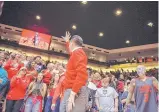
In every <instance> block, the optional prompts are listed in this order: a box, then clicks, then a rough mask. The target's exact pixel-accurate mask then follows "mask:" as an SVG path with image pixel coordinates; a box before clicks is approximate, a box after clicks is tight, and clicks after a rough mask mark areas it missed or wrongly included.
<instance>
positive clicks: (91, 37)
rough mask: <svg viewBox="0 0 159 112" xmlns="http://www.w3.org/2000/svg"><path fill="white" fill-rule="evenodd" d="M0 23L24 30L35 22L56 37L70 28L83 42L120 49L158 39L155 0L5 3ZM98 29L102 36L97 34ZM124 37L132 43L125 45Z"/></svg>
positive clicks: (31, 27)
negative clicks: (118, 11) (38, 16)
mask: <svg viewBox="0 0 159 112" xmlns="http://www.w3.org/2000/svg"><path fill="white" fill-rule="evenodd" d="M118 8H120V9H121V10H122V11H123V13H122V15H121V16H119V17H118V16H115V14H114V11H115V10H116V9H118ZM36 15H40V16H41V20H40V21H38V20H36V18H35V16H36ZM148 22H153V24H154V26H153V27H149V26H148V25H147V23H148ZM0 23H3V24H7V25H11V26H15V27H19V28H26V29H33V26H35V25H37V26H38V27H40V28H41V29H45V33H47V34H51V35H53V36H56V37H61V36H62V35H64V34H65V31H66V30H69V31H70V32H71V33H72V35H73V34H78V35H80V36H81V37H82V38H83V39H84V43H85V44H89V45H94V46H97V47H101V48H106V49H114V48H122V47H128V46H136V45H143V44H151V43H157V42H158V2H148V1H146V2H136V1H133V2H115V1H112V2H108V1H105V2H90V1H89V2H88V4H86V5H83V4H81V2H55V1H53V2H51V1H50V2H4V7H3V13H2V16H1V17H0ZM72 24H77V30H72V29H71V25H72ZM46 29H47V30H46ZM99 32H103V33H104V36H103V37H99V36H98V33H99ZM126 40H130V42H131V43H130V44H129V45H127V44H125V41H126Z"/></svg>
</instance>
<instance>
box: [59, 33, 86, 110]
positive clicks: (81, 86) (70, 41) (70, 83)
mask: <svg viewBox="0 0 159 112" xmlns="http://www.w3.org/2000/svg"><path fill="white" fill-rule="evenodd" d="M63 39H64V40H65V41H66V46H67V48H68V50H69V54H70V59H69V61H68V63H67V68H66V73H65V79H64V81H63V82H62V85H63V87H64V90H65V91H64V96H63V99H62V102H61V104H60V112H85V111H86V105H87V101H88V100H87V97H88V96H87V89H86V86H85V85H86V83H87V79H88V74H87V56H86V54H85V52H84V51H83V49H82V44H83V40H82V38H81V37H80V36H78V35H74V36H72V37H71V35H70V33H69V32H66V35H65V37H63Z"/></svg>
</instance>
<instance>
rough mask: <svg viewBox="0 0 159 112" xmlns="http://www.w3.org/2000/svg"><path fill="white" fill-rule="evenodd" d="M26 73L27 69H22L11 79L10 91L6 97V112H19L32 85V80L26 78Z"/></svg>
mask: <svg viewBox="0 0 159 112" xmlns="http://www.w3.org/2000/svg"><path fill="white" fill-rule="evenodd" d="M26 73H27V69H26V68H25V67H22V68H21V69H20V70H19V71H18V73H17V74H16V75H15V76H14V77H13V78H12V79H11V82H10V89H9V92H8V94H7V97H6V99H7V102H6V112H19V110H20V107H21V106H22V104H23V99H24V97H25V93H26V89H27V87H28V85H29V84H30V78H28V77H26Z"/></svg>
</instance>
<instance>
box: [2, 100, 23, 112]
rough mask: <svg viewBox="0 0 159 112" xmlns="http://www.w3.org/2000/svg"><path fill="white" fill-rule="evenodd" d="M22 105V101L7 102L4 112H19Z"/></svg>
mask: <svg viewBox="0 0 159 112" xmlns="http://www.w3.org/2000/svg"><path fill="white" fill-rule="evenodd" d="M22 104H23V100H7V102H6V111H5V112H19V111H20V108H21V106H22Z"/></svg>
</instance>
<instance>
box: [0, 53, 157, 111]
mask: <svg viewBox="0 0 159 112" xmlns="http://www.w3.org/2000/svg"><path fill="white" fill-rule="evenodd" d="M65 70H66V65H65V64H63V63H59V62H50V61H45V60H43V59H42V58H41V56H36V57H33V56H27V55H26V54H25V53H14V52H8V51H5V50H1V51H0V100H3V99H6V104H5V105H4V106H3V107H4V108H5V111H6V112H18V111H21V112H35V111H36V112H42V111H44V112H59V105H60V99H61V98H62V93H63V90H62V89H61V82H62V80H63V79H64V77H65V76H64V74H65ZM87 71H88V75H89V79H88V88H89V86H90V85H89V82H91V84H93V85H95V87H94V88H93V89H92V86H91V87H90V88H91V90H94V91H92V92H91V95H90V94H89V98H88V106H87V107H88V108H87V111H88V112H96V111H98V110H99V109H98V108H97V106H96V103H95V99H93V98H94V97H95V94H96V92H95V90H96V88H101V87H102V86H103V85H102V81H103V80H104V79H105V78H107V77H109V79H110V81H109V85H110V86H111V87H113V88H114V89H115V90H116V92H117V93H118V109H119V111H122V110H123V107H124V104H125V99H126V97H127V91H128V87H129V84H130V81H131V79H132V78H134V77H137V75H136V74H137V73H136V71H131V72H130V71H124V70H123V69H121V70H117V71H110V72H103V71H102V70H100V71H96V70H93V69H91V68H88V69H87ZM146 75H147V76H154V77H156V78H157V79H158V69H157V68H154V69H150V70H148V71H147V74H146ZM105 81H106V80H105ZM103 82H104V81H103Z"/></svg>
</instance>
